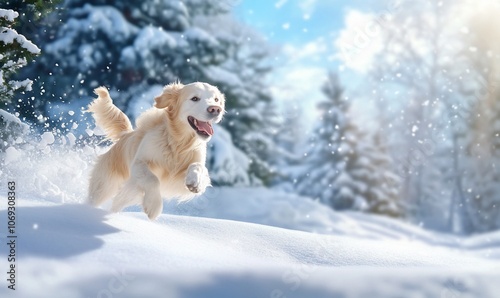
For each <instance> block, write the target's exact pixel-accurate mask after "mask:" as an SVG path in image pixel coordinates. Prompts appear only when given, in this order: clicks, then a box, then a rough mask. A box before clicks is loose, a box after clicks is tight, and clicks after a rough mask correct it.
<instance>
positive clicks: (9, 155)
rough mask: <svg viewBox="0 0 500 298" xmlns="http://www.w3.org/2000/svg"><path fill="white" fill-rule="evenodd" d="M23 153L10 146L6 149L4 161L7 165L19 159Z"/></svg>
mask: <svg viewBox="0 0 500 298" xmlns="http://www.w3.org/2000/svg"><path fill="white" fill-rule="evenodd" d="M21 155H22V154H21V152H19V151H18V150H17V149H16V148H14V147H8V148H7V149H5V157H4V161H3V162H4V163H5V164H6V165H7V164H9V163H12V162H14V161H16V160H17V159H19V157H21Z"/></svg>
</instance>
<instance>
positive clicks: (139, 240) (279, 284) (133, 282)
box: [0, 135, 500, 298]
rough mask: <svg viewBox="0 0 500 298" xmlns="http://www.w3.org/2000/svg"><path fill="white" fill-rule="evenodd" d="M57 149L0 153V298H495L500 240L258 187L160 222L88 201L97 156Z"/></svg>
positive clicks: (221, 191)
mask: <svg viewBox="0 0 500 298" xmlns="http://www.w3.org/2000/svg"><path fill="white" fill-rule="evenodd" d="M57 142H58V140H57V139H56V140H53V138H49V137H48V135H45V137H42V138H41V140H40V141H39V143H38V145H37V144H32V145H30V146H31V149H27V150H21V149H19V150H17V151H16V152H15V154H14V153H12V152H11V153H9V154H7V155H9V156H3V160H4V163H3V165H2V168H1V169H0V171H1V176H0V182H1V184H0V185H2V186H1V187H0V202H3V203H1V204H0V222H1V224H0V226H1V229H0V237H1V239H2V242H3V243H2V245H1V248H0V268H2V272H3V273H0V274H3V276H2V277H1V278H0V297H51V298H56V297H64V298H71V297H273V298H277V297H307V298H309V297H368V296H370V297H446V298H448V297H497V295H498V293H499V291H500V283H499V282H498V280H499V278H500V233H490V234H484V235H480V236H475V237H472V238H460V237H456V236H452V235H446V234H440V233H435V232H429V231H426V230H423V229H421V228H420V227H416V226H413V225H409V224H405V223H403V222H401V221H398V220H392V219H388V218H384V217H378V216H370V215H364V214H358V213H339V212H334V211H332V210H331V209H330V208H327V207H325V206H323V205H321V204H319V203H317V202H314V201H312V200H310V199H308V198H304V197H300V196H296V195H290V194H285V193H281V192H277V191H272V190H268V189H260V188H222V187H215V188H212V189H210V190H209V191H208V192H207V193H206V194H205V195H203V196H202V197H199V198H197V199H194V200H192V201H191V202H188V203H184V204H177V203H175V202H168V203H166V204H165V207H164V214H162V215H161V216H160V217H159V219H158V220H157V221H155V222H151V221H149V220H148V219H147V217H146V216H145V215H144V214H143V213H142V212H141V210H140V208H139V207H131V208H128V209H127V210H125V212H122V213H119V214H110V213H108V212H107V211H105V210H103V209H96V208H92V207H90V206H88V205H85V204H83V202H84V200H85V196H86V187H87V175H88V172H89V169H90V167H91V164H92V160H93V158H94V157H95V155H96V153H98V152H96V149H95V148H90V147H86V148H83V150H79V151H77V150H74V149H70V148H64V146H62V145H60V144H59V145H57V144H55V143H57ZM37 146H38V147H37ZM28 147H29V146H28ZM37 150H39V151H37ZM11 151H12V150H11ZM97 151H99V150H97ZM34 152H43V154H36V153H34ZM6 157H8V161H9V162H8V163H6V162H5V161H6ZM8 181H15V182H16V198H17V199H16V203H17V210H16V214H17V219H16V231H15V232H16V235H17V236H18V238H17V240H16V241H17V243H16V244H17V245H16V257H17V258H16V291H12V290H10V289H8V288H7V285H8V283H7V281H6V279H7V278H8V277H7V268H8V267H7V266H8V265H10V263H8V261H7V255H8V254H9V247H8V246H7V245H6V242H8V240H9V239H8V238H7V235H8V234H7V233H8V231H7V211H6V208H7V182H8Z"/></svg>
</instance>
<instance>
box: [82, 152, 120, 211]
mask: <svg viewBox="0 0 500 298" xmlns="http://www.w3.org/2000/svg"><path fill="white" fill-rule="evenodd" d="M108 163H109V162H107V161H106V159H105V158H100V159H99V161H98V163H97V164H96V165H95V167H94V169H93V170H92V175H91V177H90V184H89V194H88V203H89V204H91V205H92V206H99V205H101V204H102V203H104V202H105V201H106V200H108V199H110V198H112V197H113V196H114V195H115V194H116V193H117V192H118V189H119V188H120V185H121V184H123V178H122V177H120V176H118V175H116V174H113V172H112V171H111V169H109V167H108Z"/></svg>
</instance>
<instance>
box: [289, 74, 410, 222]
mask: <svg viewBox="0 0 500 298" xmlns="http://www.w3.org/2000/svg"><path fill="white" fill-rule="evenodd" d="M323 92H324V94H325V95H326V96H327V98H328V99H327V100H326V101H324V102H321V103H320V105H319V107H320V108H321V110H322V111H323V117H322V118H321V122H320V125H319V127H318V129H317V130H316V135H315V140H314V141H313V143H312V147H313V148H312V150H311V152H310V153H309V154H308V157H307V159H306V163H307V164H308V166H307V170H306V173H305V175H302V177H299V178H298V180H299V181H298V187H297V188H298V191H299V192H300V193H302V194H305V195H308V196H311V197H312V198H316V199H319V200H320V201H322V202H323V203H325V204H327V205H330V206H331V207H332V208H334V209H336V210H358V211H364V212H370V213H377V214H385V215H389V216H400V215H401V210H400V206H399V204H398V188H399V184H398V183H399V178H398V177H397V176H396V175H395V174H394V173H393V171H392V169H391V165H390V159H389V157H388V155H387V152H386V151H385V148H384V146H383V144H382V141H381V137H380V135H378V134H376V135H375V138H372V137H371V136H370V135H368V134H364V133H362V132H361V131H360V130H359V129H358V127H357V126H356V124H355V123H354V122H353V121H352V120H351V119H350V118H349V117H348V110H349V104H348V102H347V99H346V97H344V96H343V90H342V88H341V87H340V86H339V82H338V78H337V76H336V75H334V74H330V75H329V77H328V81H327V83H326V84H325V86H324V87H323Z"/></svg>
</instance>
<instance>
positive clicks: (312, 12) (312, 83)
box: [234, 0, 381, 121]
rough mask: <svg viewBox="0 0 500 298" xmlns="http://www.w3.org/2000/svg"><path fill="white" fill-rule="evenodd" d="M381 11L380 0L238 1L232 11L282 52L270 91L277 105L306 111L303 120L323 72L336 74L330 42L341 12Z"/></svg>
mask: <svg viewBox="0 0 500 298" xmlns="http://www.w3.org/2000/svg"><path fill="white" fill-rule="evenodd" d="M380 6H381V1H366V0H365V1H361V0H351V1H346V0H330V1H326V0H323V1H320V0H303V1H298V0H274V1H263V0H262V1H251V0H242V1H240V2H239V3H238V4H237V5H236V7H235V10H234V12H235V14H236V17H237V18H239V19H240V20H241V21H242V22H244V23H246V24H247V25H249V26H251V27H253V28H254V29H255V30H256V31H257V32H259V33H261V34H262V35H263V36H264V37H265V38H266V39H267V40H268V41H269V43H271V44H272V45H275V46H278V47H279V48H280V49H281V50H280V54H279V55H278V57H276V61H275V70H274V71H273V73H272V75H271V77H270V84H271V89H272V91H273V93H274V95H275V98H276V99H277V100H278V102H279V103H280V104H281V105H282V106H283V105H289V104H292V105H294V106H297V108H300V109H302V110H305V111H306V112H305V115H304V116H306V119H307V120H306V121H308V120H309V119H311V118H314V117H315V115H316V110H315V108H314V106H315V105H316V102H317V101H318V100H321V99H322V94H321V92H320V88H321V84H322V83H323V82H324V79H325V76H326V73H327V72H328V71H329V70H333V71H338V70H339V66H340V62H339V61H338V60H337V59H336V58H335V54H336V53H337V52H336V48H335V46H334V41H335V40H336V38H337V36H338V34H339V30H341V29H342V28H343V27H344V21H345V20H344V16H345V13H346V12H347V11H349V10H353V9H355V10H359V11H366V12H371V11H374V10H377V9H378V8H379V7H380ZM347 78H348V77H347ZM348 80H349V81H351V79H348Z"/></svg>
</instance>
